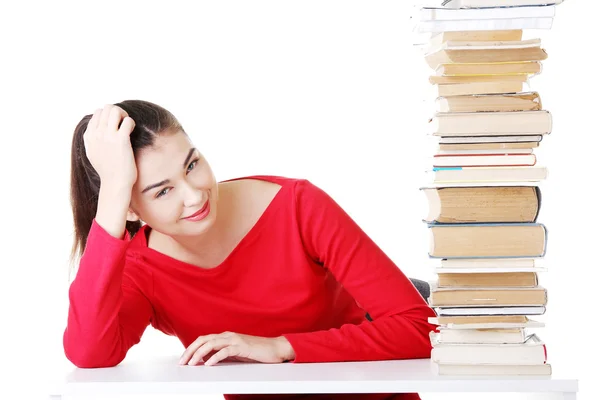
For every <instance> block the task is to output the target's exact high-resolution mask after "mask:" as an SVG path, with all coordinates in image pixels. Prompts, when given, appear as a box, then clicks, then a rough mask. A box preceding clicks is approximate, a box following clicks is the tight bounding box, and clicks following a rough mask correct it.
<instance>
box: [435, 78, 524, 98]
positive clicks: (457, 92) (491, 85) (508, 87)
mask: <svg viewBox="0 0 600 400" xmlns="http://www.w3.org/2000/svg"><path fill="white" fill-rule="evenodd" d="M436 86H437V96H438V97H448V96H461V95H472V94H500V93H519V92H523V89H524V86H526V83H525V82H519V81H511V80H501V81H498V80H492V81H488V82H466V83H447V84H443V85H436Z"/></svg>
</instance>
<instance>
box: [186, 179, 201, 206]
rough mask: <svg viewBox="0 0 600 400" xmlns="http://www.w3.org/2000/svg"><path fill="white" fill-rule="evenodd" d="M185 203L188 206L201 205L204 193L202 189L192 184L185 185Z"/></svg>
mask: <svg viewBox="0 0 600 400" xmlns="http://www.w3.org/2000/svg"><path fill="white" fill-rule="evenodd" d="M183 196H184V198H183V203H184V205H185V206H186V207H194V206H201V205H202V201H203V199H204V197H205V196H204V195H203V193H202V191H201V190H198V189H196V188H195V187H193V186H192V185H189V184H186V185H184V194H183Z"/></svg>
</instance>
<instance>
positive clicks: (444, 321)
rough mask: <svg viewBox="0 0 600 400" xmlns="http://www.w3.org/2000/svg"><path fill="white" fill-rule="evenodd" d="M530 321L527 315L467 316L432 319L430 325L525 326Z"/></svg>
mask: <svg viewBox="0 0 600 400" xmlns="http://www.w3.org/2000/svg"><path fill="white" fill-rule="evenodd" d="M527 321H529V318H527V316H525V315H465V316H446V317H444V316H440V317H437V318H435V317H432V318H430V319H429V323H432V324H435V325H448V324H456V325H466V324H502V323H507V324H524V323H526V322H527Z"/></svg>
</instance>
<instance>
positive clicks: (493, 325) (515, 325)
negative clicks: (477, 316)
mask: <svg viewBox="0 0 600 400" xmlns="http://www.w3.org/2000/svg"><path fill="white" fill-rule="evenodd" d="M428 321H429V323H430V324H434V325H439V326H440V327H446V328H448V329H459V330H460V329H526V328H543V327H545V326H546V325H545V324H544V323H543V322H539V321H533V320H528V321H527V322H487V323H485V324H454V323H451V324H439V322H438V319H437V318H435V317H430V318H429V319H428Z"/></svg>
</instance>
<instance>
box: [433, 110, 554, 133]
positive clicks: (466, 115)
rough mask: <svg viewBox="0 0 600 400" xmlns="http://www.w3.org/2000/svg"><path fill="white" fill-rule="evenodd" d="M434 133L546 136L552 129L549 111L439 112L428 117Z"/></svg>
mask: <svg viewBox="0 0 600 400" xmlns="http://www.w3.org/2000/svg"><path fill="white" fill-rule="evenodd" d="M430 127H431V130H432V134H433V135H434V136H499V135H538V134H540V135H545V134H549V133H550V132H551V130H552V115H551V114H550V112H549V111H546V110H539V111H509V112H438V113H435V115H434V116H433V117H432V118H431V120H430Z"/></svg>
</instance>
